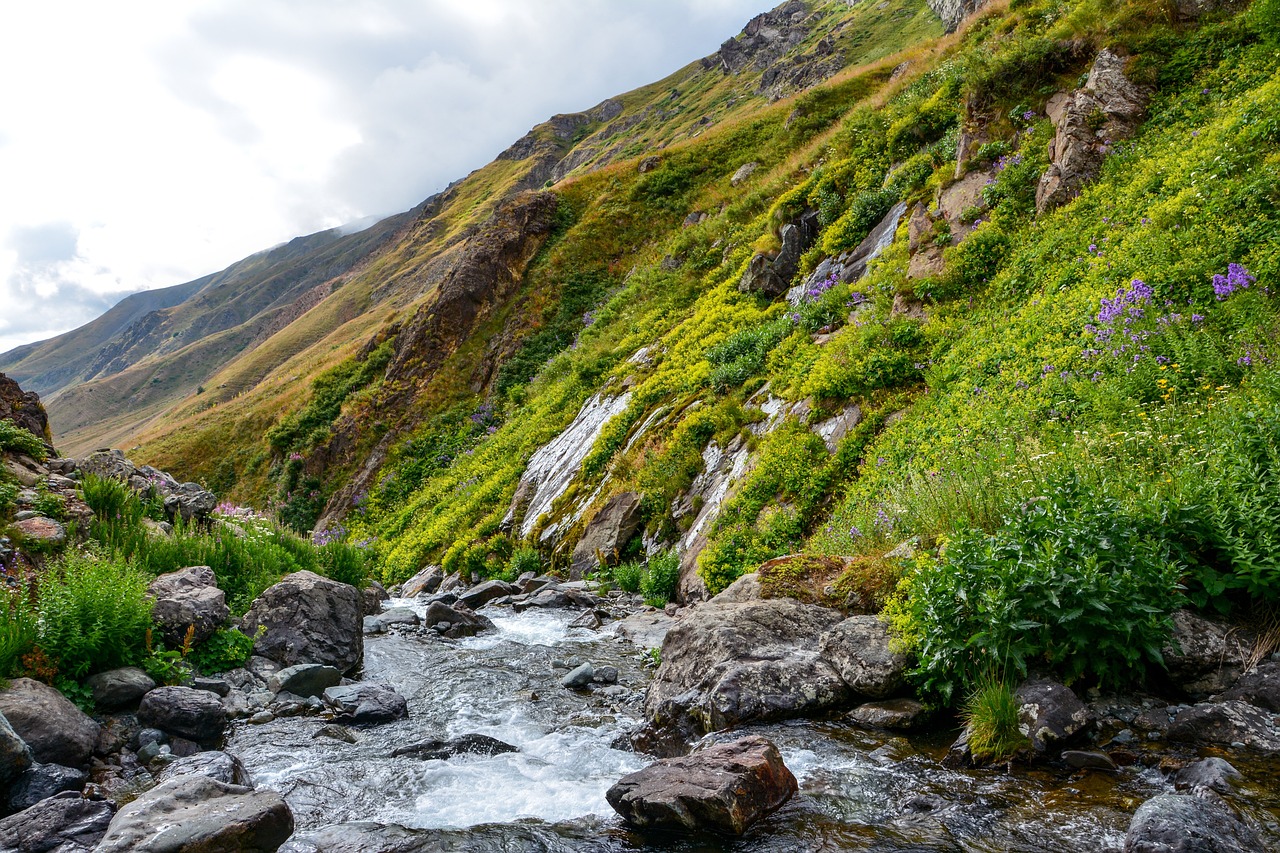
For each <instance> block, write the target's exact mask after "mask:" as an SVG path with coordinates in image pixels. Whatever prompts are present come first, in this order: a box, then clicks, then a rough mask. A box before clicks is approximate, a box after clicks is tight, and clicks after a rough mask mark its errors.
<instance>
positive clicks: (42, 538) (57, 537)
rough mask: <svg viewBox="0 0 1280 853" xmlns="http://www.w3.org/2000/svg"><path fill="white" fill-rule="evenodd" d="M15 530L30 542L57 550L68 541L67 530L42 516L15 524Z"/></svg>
mask: <svg viewBox="0 0 1280 853" xmlns="http://www.w3.org/2000/svg"><path fill="white" fill-rule="evenodd" d="M13 528H14V529H16V530H17V531H18V532H19V533H20V534H22V538H23V539H25V540H26V541H28V542H35V543H40V544H44V545H49V546H51V547H55V548H57V547H61V546H62V545H64V544H66V541H67V529H66V528H65V527H63V526H62V524H60V523H59V522H57V521H54V520H53V519H52V518H45V517H44V516H42V515H40V516H36V517H35V518H28V519H24V520H23V521H18V522H15V523H14V524H13Z"/></svg>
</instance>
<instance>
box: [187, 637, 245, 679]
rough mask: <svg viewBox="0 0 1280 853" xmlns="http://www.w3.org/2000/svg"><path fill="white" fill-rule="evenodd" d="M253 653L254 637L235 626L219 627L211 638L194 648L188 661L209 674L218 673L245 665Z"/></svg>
mask: <svg viewBox="0 0 1280 853" xmlns="http://www.w3.org/2000/svg"><path fill="white" fill-rule="evenodd" d="M251 654H253V638H252V637H247V636H245V635H244V634H242V633H240V632H239V631H238V630H236V629H235V628H219V629H218V630H217V631H215V632H214V633H213V636H211V637H210V638H209V639H207V640H205V641H204V642H203V643H201V644H200V645H198V646H196V647H195V649H193V650H192V652H191V654H190V655H188V656H187V661H188V662H189V663H190V664H191V665H192V666H194V667H195V668H196V669H198V670H199V671H200V672H203V673H205V674H207V675H216V674H217V673H220V672H226V671H227V670H229V669H235V668H236V667H241V666H244V663H245V661H247V660H248V659H249V655H251Z"/></svg>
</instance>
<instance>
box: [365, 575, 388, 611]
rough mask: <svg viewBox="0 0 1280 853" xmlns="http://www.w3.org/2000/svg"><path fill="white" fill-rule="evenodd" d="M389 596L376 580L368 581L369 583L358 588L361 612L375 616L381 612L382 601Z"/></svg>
mask: <svg viewBox="0 0 1280 853" xmlns="http://www.w3.org/2000/svg"><path fill="white" fill-rule="evenodd" d="M389 598H391V596H390V595H388V594H387V591H386V589H385V588H384V587H383V586H382V584H380V583H378V582H377V581H369V585H368V586H366V587H365V588H364V589H362V590H360V605H361V613H363V614H364V615H365V616H376V615H377V614H379V613H381V612H382V602H384V601H387V600H388V599H389Z"/></svg>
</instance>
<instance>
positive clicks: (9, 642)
mask: <svg viewBox="0 0 1280 853" xmlns="http://www.w3.org/2000/svg"><path fill="white" fill-rule="evenodd" d="M36 626H37V622H36V611H35V608H34V607H32V606H31V601H30V599H29V598H28V596H27V595H26V594H25V593H24V592H22V591H21V590H17V589H13V588H11V587H8V586H4V585H0V681H3V679H5V678H7V677H9V676H10V675H14V674H15V673H16V671H17V667H18V663H19V662H20V661H21V660H22V656H23V655H25V654H26V653H27V652H29V651H31V648H32V646H34V645H35V642H36Z"/></svg>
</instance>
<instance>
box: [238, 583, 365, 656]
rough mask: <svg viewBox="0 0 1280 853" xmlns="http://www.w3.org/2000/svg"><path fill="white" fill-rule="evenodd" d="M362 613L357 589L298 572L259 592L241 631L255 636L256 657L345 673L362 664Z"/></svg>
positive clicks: (243, 621) (245, 617) (242, 622)
mask: <svg viewBox="0 0 1280 853" xmlns="http://www.w3.org/2000/svg"><path fill="white" fill-rule="evenodd" d="M361 614H362V609H361V600H360V591H359V590H357V589H356V588H355V587H353V586H351V585H350V584H345V583H339V582H338V581H335V580H330V579H329V578H325V577H321V576H320V575H317V574H316V573H314V572H308V571H302V572H295V573H294V574H291V575H288V576H287V577H285V578H284V579H283V580H281V581H280V582H279V583H277V584H276V585H275V586H272V587H270V588H269V589H267V590H266V591H265V592H263V593H262V595H260V596H259V597H258V599H257V600H256V601H255V602H254V603H253V606H252V607H250V608H249V612H248V613H246V614H245V616H244V619H243V620H242V621H241V624H240V630H241V631H243V632H244V633H245V635H246V636H249V637H258V639H257V641H256V642H255V643H254V647H253V648H254V652H255V653H256V654H259V655H262V656H263V657H265V658H269V659H270V660H273V661H275V662H276V663H279V664H281V665H283V666H293V665H294V664H299V663H319V664H327V665H329V666H333V667H336V668H337V669H338V671H339V672H342V673H343V674H347V673H351V672H354V671H355V670H356V669H358V668H359V667H360V665H361V662H362V661H363V660H364V631H363V627H364V622H363V616H362V615H361ZM260 628H261V629H262V630H263V633H262V635H261V636H259V635H258V630H259V629H260Z"/></svg>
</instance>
